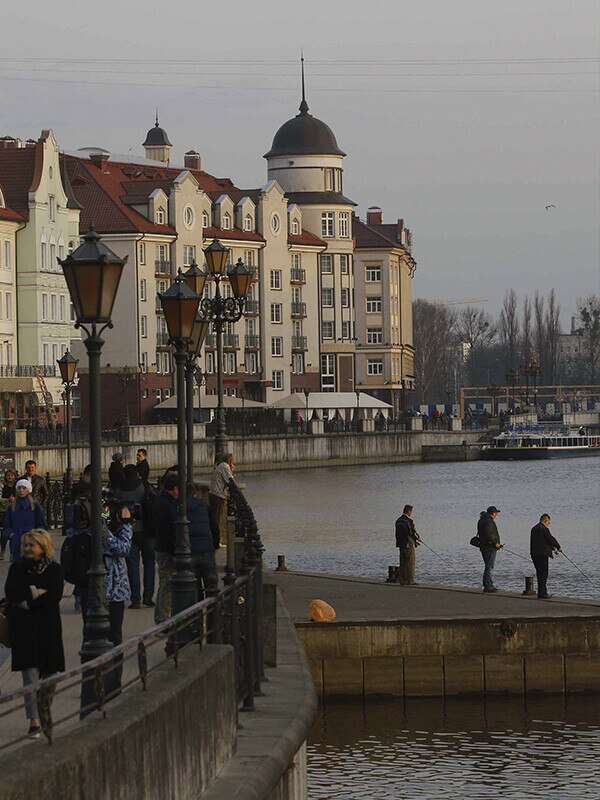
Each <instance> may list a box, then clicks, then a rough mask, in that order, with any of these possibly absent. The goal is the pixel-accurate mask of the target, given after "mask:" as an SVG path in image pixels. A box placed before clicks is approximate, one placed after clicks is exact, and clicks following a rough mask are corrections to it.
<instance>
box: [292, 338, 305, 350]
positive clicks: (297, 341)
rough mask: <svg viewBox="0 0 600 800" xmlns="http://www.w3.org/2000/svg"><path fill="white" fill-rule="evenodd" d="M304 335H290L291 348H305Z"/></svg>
mask: <svg viewBox="0 0 600 800" xmlns="http://www.w3.org/2000/svg"><path fill="white" fill-rule="evenodd" d="M307 349H308V348H307V346H306V336H292V350H307Z"/></svg>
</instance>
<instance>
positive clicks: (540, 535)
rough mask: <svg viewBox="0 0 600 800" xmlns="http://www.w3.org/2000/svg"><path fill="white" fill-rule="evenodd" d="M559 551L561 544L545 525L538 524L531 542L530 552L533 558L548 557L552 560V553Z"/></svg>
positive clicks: (532, 533) (533, 530) (535, 526)
mask: <svg viewBox="0 0 600 800" xmlns="http://www.w3.org/2000/svg"><path fill="white" fill-rule="evenodd" d="M559 549H560V545H559V543H558V542H557V541H556V539H555V538H554V536H552V534H551V533H550V531H549V529H548V528H547V527H546V526H545V525H542V523H541V522H538V524H537V525H534V526H533V528H532V529H531V540H530V552H531V555H532V556H548V557H549V558H552V551H553V550H559Z"/></svg>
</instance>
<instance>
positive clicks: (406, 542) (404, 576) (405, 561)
mask: <svg viewBox="0 0 600 800" xmlns="http://www.w3.org/2000/svg"><path fill="white" fill-rule="evenodd" d="M412 514H413V506H410V505H406V506H404V509H403V511H402V516H401V517H398V519H397V520H396V547H397V548H398V551H399V555H400V584H401V585H402V586H414V585H415V569H416V565H417V554H416V550H415V548H417V547H418V546H419V541H420V537H419V534H418V533H417V529H416V528H415V523H414V522H413V520H412Z"/></svg>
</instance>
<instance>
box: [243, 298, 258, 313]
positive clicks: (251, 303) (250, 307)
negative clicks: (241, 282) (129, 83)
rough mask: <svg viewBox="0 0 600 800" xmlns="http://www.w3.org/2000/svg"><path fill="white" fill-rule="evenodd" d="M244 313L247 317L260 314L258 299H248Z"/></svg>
mask: <svg viewBox="0 0 600 800" xmlns="http://www.w3.org/2000/svg"><path fill="white" fill-rule="evenodd" d="M244 314H245V316H247V317H251V316H255V315H256V314H258V300H246V302H245V303H244Z"/></svg>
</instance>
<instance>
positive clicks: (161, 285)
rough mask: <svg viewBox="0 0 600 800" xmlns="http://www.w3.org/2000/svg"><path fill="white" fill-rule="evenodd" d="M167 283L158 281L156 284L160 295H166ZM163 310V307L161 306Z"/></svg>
mask: <svg viewBox="0 0 600 800" xmlns="http://www.w3.org/2000/svg"><path fill="white" fill-rule="evenodd" d="M167 288H168V287H167V282H166V281H157V282H156V291H157V293H158V294H164V292H166V291H167ZM161 308H162V306H161Z"/></svg>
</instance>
